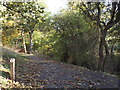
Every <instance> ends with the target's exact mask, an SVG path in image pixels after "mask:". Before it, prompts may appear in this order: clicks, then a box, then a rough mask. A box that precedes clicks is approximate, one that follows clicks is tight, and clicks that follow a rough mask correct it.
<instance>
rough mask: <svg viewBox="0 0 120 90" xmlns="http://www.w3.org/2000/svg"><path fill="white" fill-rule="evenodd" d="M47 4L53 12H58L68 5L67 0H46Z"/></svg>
mask: <svg viewBox="0 0 120 90" xmlns="http://www.w3.org/2000/svg"><path fill="white" fill-rule="evenodd" d="M45 4H46V5H47V7H48V10H49V11H50V12H51V13H52V14H56V13H57V12H59V10H60V9H64V8H66V7H67V5H66V4H67V0H45Z"/></svg>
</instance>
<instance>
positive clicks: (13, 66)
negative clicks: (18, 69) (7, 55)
mask: <svg viewBox="0 0 120 90" xmlns="http://www.w3.org/2000/svg"><path fill="white" fill-rule="evenodd" d="M10 69H11V70H10V76H11V80H12V81H15V58H11V59H10Z"/></svg>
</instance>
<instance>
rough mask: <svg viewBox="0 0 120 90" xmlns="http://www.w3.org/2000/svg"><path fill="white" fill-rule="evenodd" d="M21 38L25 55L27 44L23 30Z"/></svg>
mask: <svg viewBox="0 0 120 90" xmlns="http://www.w3.org/2000/svg"><path fill="white" fill-rule="evenodd" d="M21 36H22V43H23V44H22V45H23V49H24V51H25V53H27V49H26V44H25V36H24V31H23V30H21Z"/></svg>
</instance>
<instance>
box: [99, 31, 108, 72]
mask: <svg viewBox="0 0 120 90" xmlns="http://www.w3.org/2000/svg"><path fill="white" fill-rule="evenodd" d="M106 35H107V30H102V29H101V37H100V44H99V61H98V70H102V71H104V66H105V62H106V60H108V58H109V50H108V46H107V43H106V40H105V38H106ZM104 49H105V54H104Z"/></svg>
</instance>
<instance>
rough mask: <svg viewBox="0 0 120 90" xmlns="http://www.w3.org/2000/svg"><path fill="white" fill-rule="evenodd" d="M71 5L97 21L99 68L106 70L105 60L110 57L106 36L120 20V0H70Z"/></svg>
mask: <svg viewBox="0 0 120 90" xmlns="http://www.w3.org/2000/svg"><path fill="white" fill-rule="evenodd" d="M74 3H76V5H75V4H74ZM69 5H70V6H74V7H73V8H77V10H78V11H79V12H80V13H84V15H85V16H87V17H89V18H90V19H91V20H93V21H96V24H97V25H98V27H99V31H100V33H99V35H100V37H99V39H100V41H99V61H98V69H99V70H102V71H104V67H105V62H106V61H108V60H109V58H110V57H109V49H108V44H107V41H106V36H107V34H108V31H109V30H110V29H111V28H112V27H113V26H114V25H116V24H117V23H118V22H119V21H120V17H119V16H120V1H119V2H112V3H100V2H96V3H92V2H87V3H79V2H74V1H73V2H69ZM73 8H72V9H73ZM104 52H105V53H104Z"/></svg>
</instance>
